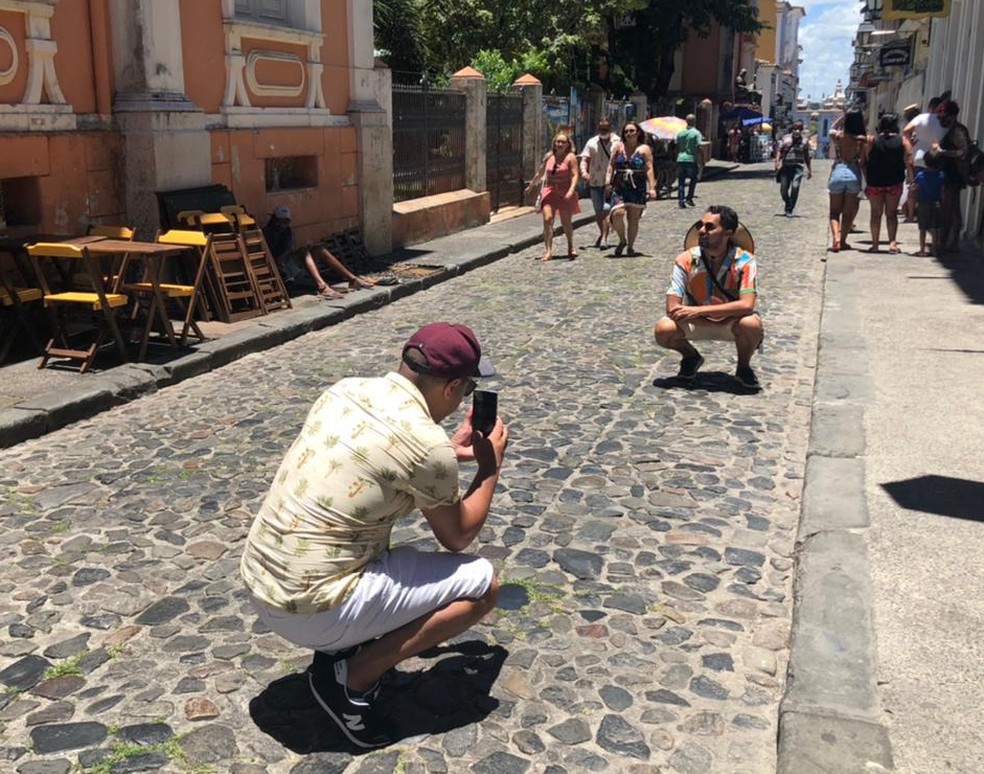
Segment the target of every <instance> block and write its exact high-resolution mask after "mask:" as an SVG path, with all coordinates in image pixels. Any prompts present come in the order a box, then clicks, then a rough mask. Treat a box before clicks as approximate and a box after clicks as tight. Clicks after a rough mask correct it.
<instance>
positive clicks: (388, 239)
mask: <svg viewBox="0 0 984 774" xmlns="http://www.w3.org/2000/svg"><path fill="white" fill-rule="evenodd" d="M346 10H347V16H348V25H349V26H348V39H349V104H348V110H347V113H348V117H349V120H350V121H351V122H352V125H353V126H354V127H355V136H356V143H357V144H358V148H359V154H358V176H359V231H361V232H362V241H363V243H364V244H365V246H366V251H367V252H368V253H369V254H370V255H385V254H386V253H388V252H390V251H392V249H393V78H392V75H391V73H390V71H389V68H387V67H386V66H385V65H383V64H382V63H378V65H377V62H376V59H375V56H374V55H373V37H372V3H367V2H364V0H347V4H346Z"/></svg>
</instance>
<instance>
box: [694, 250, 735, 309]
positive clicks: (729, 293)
mask: <svg viewBox="0 0 984 774" xmlns="http://www.w3.org/2000/svg"><path fill="white" fill-rule="evenodd" d="M737 257H738V251H737V248H735V255H734V256H732V258H731V260H732V261H734V260H735V259H736V258H737ZM700 260H701V263H703V264H704V270H705V271H706V272H707V273H708V274H709V275H710V277H711V280H712V281H713V282H714V287H716V288H717V289H718V291H719V292H720V293H721V295H722V296H724V297H725V298H726V299H728V300H729V301H737V300H738V296H737V295H733V294H732V291H730V290H727V289H725V287H724V286H723V285H722V284H721V281H720V280H719V279H718V278H717V275H716V274H715V273H714V272H713V271H711V264H710V262H709V261H708V260H707V258H706V257H705V256H704V251H703V250H701V251H700Z"/></svg>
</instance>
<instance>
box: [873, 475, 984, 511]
mask: <svg viewBox="0 0 984 774" xmlns="http://www.w3.org/2000/svg"><path fill="white" fill-rule="evenodd" d="M881 486H882V489H884V490H885V491H886V492H887V493H888V496H889V497H891V498H892V499H893V500H895V502H896V504H898V505H899V506H900V507H902V508H905V509H907V510H910V511H922V512H923V513H933V514H936V515H938V516H949V517H951V518H954V519H969V520H971V521H984V482H980V481H970V480H968V479H966V478H951V477H950V476H935V475H928V476H919V477H918V478H908V479H905V480H904V481H892V482H890V483H888V484H882V485H881Z"/></svg>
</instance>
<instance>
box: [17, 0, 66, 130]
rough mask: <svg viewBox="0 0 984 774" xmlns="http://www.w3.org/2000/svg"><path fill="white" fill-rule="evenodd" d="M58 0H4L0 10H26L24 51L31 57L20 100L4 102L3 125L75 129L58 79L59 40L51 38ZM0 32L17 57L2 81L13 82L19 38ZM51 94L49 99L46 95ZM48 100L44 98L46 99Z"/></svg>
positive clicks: (45, 128)
mask: <svg viewBox="0 0 984 774" xmlns="http://www.w3.org/2000/svg"><path fill="white" fill-rule="evenodd" d="M55 2H57V0H0V10H4V11H13V12H15V13H23V14H24V15H25V16H26V17H27V18H26V20H25V25H24V29H25V30H26V33H27V34H26V37H25V38H24V51H25V53H26V55H27V56H26V59H27V84H26V86H25V88H24V94H23V95H22V96H21V100H20V102H19V103H17V104H14V105H2V106H0V107H2V108H3V109H2V111H0V129H15V128H16V129H18V130H21V131H25V130H28V131H30V130H35V131H51V130H55V129H57V130H64V129H74V128H75V126H76V121H75V115H74V113H73V112H72V108H71V106H70V105H69V104H68V100H66V99H65V95H64V94H63V93H62V90H61V85H60V84H59V83H58V72H57V71H56V69H55V54H57V53H58V44H57V43H56V42H55V41H54V40H52V39H51V17H52V15H53V14H54V13H55ZM3 33H4V35H0V38H2V39H3V42H5V43H7V45H9V46H10V48H11V51H13V55H14V61H13V63H12V65H11V67H10V68H8V70H7V71H5V72H4V73H2V74H0V84H2V83H10V81H11V80H13V78H14V77H15V76H16V74H17V72H18V71H19V69H20V62H19V56H18V52H17V46H16V42H15V41H14V39H13V36H11V35H10V33H9V32H8V31H7V30H3ZM4 78H6V80H4ZM44 98H47V99H44ZM42 100H44V101H42Z"/></svg>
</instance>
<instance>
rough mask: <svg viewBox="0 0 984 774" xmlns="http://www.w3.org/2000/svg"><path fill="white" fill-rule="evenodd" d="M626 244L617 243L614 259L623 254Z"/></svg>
mask: <svg viewBox="0 0 984 774" xmlns="http://www.w3.org/2000/svg"><path fill="white" fill-rule="evenodd" d="M627 244H628V243H627V242H619V243H618V247H616V248H615V257H616V258H620V257H621V256H622V253H624V252H625V247H626V245H627Z"/></svg>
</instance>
